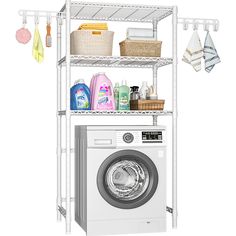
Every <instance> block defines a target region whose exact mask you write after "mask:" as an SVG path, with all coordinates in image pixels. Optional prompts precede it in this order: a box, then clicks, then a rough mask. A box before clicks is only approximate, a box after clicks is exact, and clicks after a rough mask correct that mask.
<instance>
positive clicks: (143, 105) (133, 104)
mask: <svg viewBox="0 0 236 236" xmlns="http://www.w3.org/2000/svg"><path fill="white" fill-rule="evenodd" d="M164 104H165V100H130V110H163V109H164Z"/></svg>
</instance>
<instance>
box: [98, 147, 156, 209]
mask: <svg viewBox="0 0 236 236" xmlns="http://www.w3.org/2000/svg"><path fill="white" fill-rule="evenodd" d="M157 185H158V172H157V168H156V166H155V164H154V163H153V161H152V160H151V159H150V158H149V157H148V156H147V155H145V154H144V153H142V152H139V151H136V150H122V151H117V152H115V153H113V154H111V155H110V156H109V157H107V158H106V159H105V161H104V162H103V163H102V165H101V166H100V168H99V170H98V174H97V186H98V190H99V192H100V194H101V196H102V197H103V198H104V199H105V200H106V201H107V202H108V203H109V204H111V205H112V206H114V207H118V208H121V209H132V208H136V207H139V206H141V205H143V204H145V203H146V202H147V201H148V200H150V198H151V197H152V196H153V194H154V193H155V191H156V189H157Z"/></svg>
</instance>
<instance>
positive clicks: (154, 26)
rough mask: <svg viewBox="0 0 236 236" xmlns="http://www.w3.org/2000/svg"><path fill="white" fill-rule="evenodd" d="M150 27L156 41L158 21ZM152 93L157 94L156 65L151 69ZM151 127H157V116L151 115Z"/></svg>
mask: <svg viewBox="0 0 236 236" xmlns="http://www.w3.org/2000/svg"><path fill="white" fill-rule="evenodd" d="M152 25H153V38H154V39H155V40H157V37H158V35H157V28H158V21H157V19H154V20H153V22H152ZM152 70H153V90H154V91H153V92H154V94H157V70H158V66H157V65H154V66H153V68H152ZM153 125H154V126H157V115H153Z"/></svg>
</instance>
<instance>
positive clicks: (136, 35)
mask: <svg viewBox="0 0 236 236" xmlns="http://www.w3.org/2000/svg"><path fill="white" fill-rule="evenodd" d="M126 38H127V39H128V40H156V39H155V38H154V37H153V29H149V28H128V29H127V35H126Z"/></svg>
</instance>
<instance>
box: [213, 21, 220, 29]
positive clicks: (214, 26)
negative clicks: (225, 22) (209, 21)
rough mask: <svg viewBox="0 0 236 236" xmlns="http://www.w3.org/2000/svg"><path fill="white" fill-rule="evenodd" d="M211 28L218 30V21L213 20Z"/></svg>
mask: <svg viewBox="0 0 236 236" xmlns="http://www.w3.org/2000/svg"><path fill="white" fill-rule="evenodd" d="M213 29H214V31H218V30H219V21H218V20H215V21H214V25H213Z"/></svg>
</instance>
